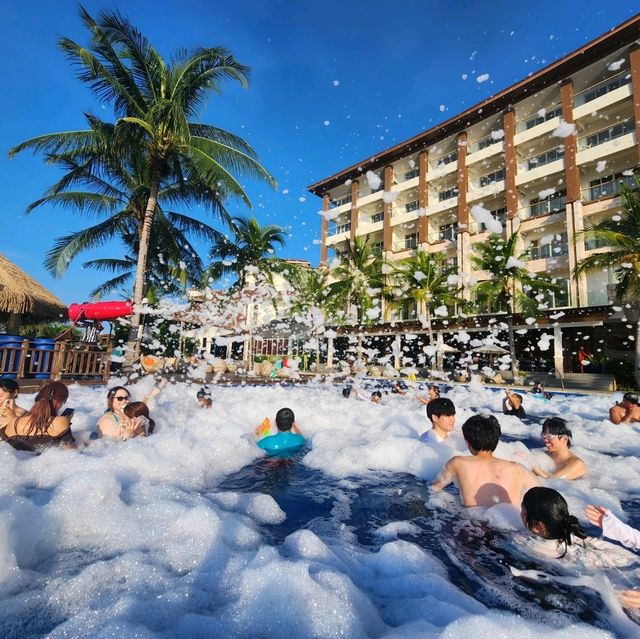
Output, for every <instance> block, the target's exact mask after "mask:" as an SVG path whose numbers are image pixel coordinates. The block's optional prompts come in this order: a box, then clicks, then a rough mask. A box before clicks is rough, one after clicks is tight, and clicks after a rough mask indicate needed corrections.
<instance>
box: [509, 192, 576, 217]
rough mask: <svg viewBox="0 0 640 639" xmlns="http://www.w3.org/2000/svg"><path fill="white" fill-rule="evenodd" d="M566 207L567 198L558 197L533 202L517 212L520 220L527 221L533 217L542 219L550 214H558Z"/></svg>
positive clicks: (563, 196) (564, 196)
mask: <svg viewBox="0 0 640 639" xmlns="http://www.w3.org/2000/svg"><path fill="white" fill-rule="evenodd" d="M566 207H567V196H566V195H558V196H556V197H553V198H550V199H546V200H542V201H541V202H535V203H534V204H530V205H529V206H526V207H524V208H521V209H519V210H518V217H519V218H520V219H521V220H528V219H531V218H533V217H542V216H543V215H551V213H559V212H560V211H564V210H565V209H566Z"/></svg>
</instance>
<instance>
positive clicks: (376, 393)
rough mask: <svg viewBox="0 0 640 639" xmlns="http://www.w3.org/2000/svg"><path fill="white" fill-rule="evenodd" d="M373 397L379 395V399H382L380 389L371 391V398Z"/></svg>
mask: <svg viewBox="0 0 640 639" xmlns="http://www.w3.org/2000/svg"><path fill="white" fill-rule="evenodd" d="M374 397H379V398H380V399H382V393H381V392H380V391H377V390H376V391H373V393H371V399H373V398H374Z"/></svg>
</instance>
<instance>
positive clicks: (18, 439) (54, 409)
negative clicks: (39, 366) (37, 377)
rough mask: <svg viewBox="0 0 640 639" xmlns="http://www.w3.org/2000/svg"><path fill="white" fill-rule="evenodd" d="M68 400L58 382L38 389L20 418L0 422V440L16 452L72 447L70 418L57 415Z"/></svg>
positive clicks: (65, 389)
mask: <svg viewBox="0 0 640 639" xmlns="http://www.w3.org/2000/svg"><path fill="white" fill-rule="evenodd" d="M68 397H69V390H68V389H67V387H66V386H65V385H64V384H63V383H62V382H52V383H50V384H47V385H45V386H43V387H42V389H41V390H40V392H39V393H38V394H37V395H36V399H35V403H34V404H33V406H32V407H31V410H29V411H28V412H26V413H25V414H24V415H21V416H17V415H15V414H13V415H8V416H7V417H6V418H5V419H3V420H2V422H0V438H1V439H3V440H4V441H6V442H7V443H9V444H10V445H11V446H13V447H14V448H16V449H17V450H27V451H30V452H39V451H41V450H43V449H45V448H49V447H50V446H61V447H66V448H72V447H75V444H74V442H75V439H74V437H73V435H72V434H71V422H70V417H68V416H66V415H59V414H58V413H59V411H60V409H61V408H62V406H63V404H64V403H65V402H66V401H67V398H68Z"/></svg>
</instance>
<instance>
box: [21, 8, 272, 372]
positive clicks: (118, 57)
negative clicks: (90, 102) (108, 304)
mask: <svg viewBox="0 0 640 639" xmlns="http://www.w3.org/2000/svg"><path fill="white" fill-rule="evenodd" d="M80 15H81V18H82V20H83V22H84V24H85V26H86V27H87V29H88V30H89V32H90V34H91V39H90V43H89V45H88V46H87V47H85V46H82V45H80V44H77V43H76V42H73V41H72V40H70V39H68V38H62V39H61V40H60V43H59V44H60V47H61V48H62V50H63V51H64V52H65V53H66V55H67V58H68V59H69V60H70V62H71V63H72V64H73V65H74V66H75V67H76V68H77V69H78V78H79V79H80V81H81V82H83V83H86V84H87V85H88V86H89V87H90V89H91V90H92V91H93V93H94V94H95V95H96V97H97V98H98V99H100V100H101V101H102V102H103V103H111V104H112V105H113V107H114V110H115V114H116V116H117V120H116V122H115V127H114V135H113V141H112V145H111V148H110V149H109V152H110V155H112V156H113V155H115V156H118V155H121V156H123V157H130V156H134V157H137V158H140V161H141V162H142V163H143V164H144V165H145V167H146V171H147V172H148V182H147V184H148V186H149V194H148V197H147V201H146V206H145V213H144V218H143V223H142V228H141V232H140V237H139V250H138V255H137V269H136V279H135V286H134V295H133V301H134V303H135V309H134V315H133V317H132V322H131V333H130V339H129V346H130V350H129V352H128V354H127V355H128V363H131V362H132V361H133V360H134V359H135V358H137V355H138V352H139V344H140V337H139V331H138V326H139V325H140V312H141V308H140V303H141V301H142V298H143V293H144V281H145V274H146V266H147V259H148V251H149V240H150V237H151V229H152V226H153V219H154V216H155V213H156V210H157V206H158V197H159V193H160V188H161V184H162V182H163V180H166V179H167V178H168V177H169V176H171V177H172V178H174V179H177V178H179V179H182V180H184V181H187V182H188V181H190V180H194V182H195V183H196V184H199V185H206V187H207V189H208V190H209V191H211V192H212V193H218V192H219V189H220V186H219V185H221V184H222V185H224V196H227V195H231V196H237V197H239V198H241V199H242V200H244V202H245V203H246V204H247V205H250V202H249V198H248V196H247V194H246V192H245V190H244V188H243V187H242V186H241V184H240V183H239V182H238V178H237V177H236V176H250V177H256V178H259V179H263V180H266V181H268V182H270V183H273V178H272V177H271V176H270V175H269V174H268V172H267V171H266V170H265V169H264V168H263V167H262V166H261V165H260V163H259V162H258V160H257V156H256V154H255V152H254V151H253V149H252V148H251V147H250V145H249V144H247V143H246V142H245V141H244V140H242V139H241V138H239V137H238V136H235V135H233V134H231V133H229V132H227V131H224V130H223V129H219V128H217V127H213V126H210V125H207V124H199V123H194V122H193V121H192V120H193V118H194V117H195V116H196V115H197V114H198V113H199V112H200V111H201V110H202V107H203V104H204V101H205V99H206V98H207V96H208V95H209V94H211V93H212V92H213V93H220V91H221V85H222V83H223V82H224V81H225V80H233V81H237V82H239V83H240V84H241V85H242V86H247V83H248V82H247V77H248V72H249V69H248V68H247V67H246V66H244V65H242V64H240V63H239V62H237V61H236V60H235V59H234V58H233V56H232V55H231V54H230V53H229V52H228V51H227V50H226V49H223V48H220V47H210V48H199V49H196V50H195V51H193V52H188V51H184V50H181V51H179V52H177V54H176V55H175V56H174V57H173V58H172V59H171V61H169V62H167V61H166V60H165V59H164V58H163V57H162V56H161V55H160V54H159V53H158V52H157V51H156V49H155V48H154V47H153V46H152V45H151V44H150V42H149V41H148V40H147V39H146V38H145V37H144V36H143V35H142V34H141V33H140V32H139V31H138V30H137V29H136V28H135V27H134V26H133V25H132V24H131V23H130V22H129V21H128V20H127V19H126V18H124V17H123V16H121V15H120V14H119V13H118V12H112V11H105V12H102V13H100V15H99V17H98V20H97V21H96V20H94V19H93V18H92V17H91V16H90V15H89V13H88V12H87V11H86V10H85V9H83V8H80ZM94 145H95V135H94V131H93V130H89V131H69V132H65V133H52V134H45V135H42V136H38V137H36V138H33V139H31V140H27V141H26V142H23V143H22V144H20V145H18V146H16V147H14V148H13V149H12V150H11V153H12V154H15V153H18V152H20V151H22V150H25V149H31V150H33V151H35V152H42V153H44V154H49V153H54V154H59V153H63V152H66V151H68V150H72V149H74V150H79V149H84V148H93V147H94Z"/></svg>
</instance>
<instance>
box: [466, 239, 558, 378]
mask: <svg viewBox="0 0 640 639" xmlns="http://www.w3.org/2000/svg"><path fill="white" fill-rule="evenodd" d="M518 240H519V234H518V232H516V233H514V234H513V235H512V236H511V237H510V238H508V239H506V240H505V239H503V238H502V236H500V235H497V234H492V235H490V236H489V238H488V239H487V240H486V241H484V242H478V243H477V244H474V245H473V250H474V251H475V252H476V255H471V263H472V265H473V267H474V269H475V270H478V271H485V272H487V273H488V274H489V276H490V277H489V279H487V280H484V281H482V282H478V284H476V285H475V287H474V291H475V294H476V303H477V304H478V305H480V306H483V307H484V308H486V309H491V310H501V311H506V312H507V314H508V315H507V324H508V332H509V353H510V355H511V371H512V373H513V374H514V375H516V374H517V370H518V362H517V360H516V346H515V336H514V330H513V315H514V314H515V313H523V314H525V315H527V317H537V316H538V315H539V313H540V306H541V301H542V299H543V298H542V297H541V296H544V295H545V294H546V293H549V292H552V291H559V290H560V286H559V285H558V284H556V283H555V282H554V281H553V279H552V278H548V277H545V276H542V275H537V274H534V273H530V272H529V271H528V270H527V269H526V266H525V262H526V260H527V259H528V257H529V255H528V251H522V252H518V250H517V245H518Z"/></svg>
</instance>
